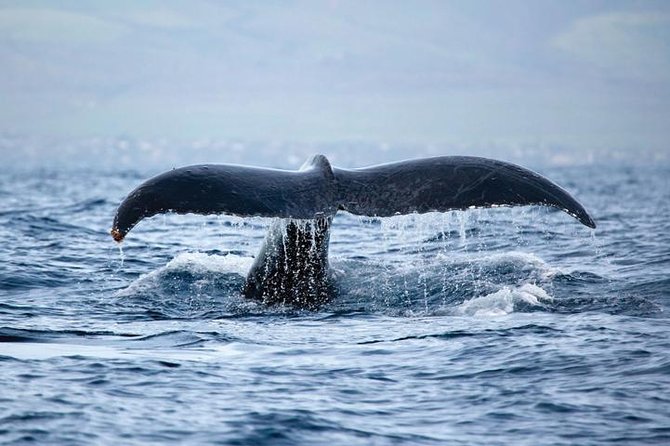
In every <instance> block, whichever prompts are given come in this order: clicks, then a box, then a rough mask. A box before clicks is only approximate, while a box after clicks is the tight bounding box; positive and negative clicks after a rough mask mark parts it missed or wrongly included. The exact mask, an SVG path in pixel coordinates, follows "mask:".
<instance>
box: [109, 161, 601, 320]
mask: <svg viewBox="0 0 670 446" xmlns="http://www.w3.org/2000/svg"><path fill="white" fill-rule="evenodd" d="M522 205H541V206H553V207H556V208H558V209H561V210H563V211H565V212H566V213H568V214H570V215H571V216H573V217H574V218H576V219H577V220H578V221H579V222H581V223H582V224H584V225H586V226H588V227H590V228H595V227H596V225H595V222H594V221H593V219H592V218H591V217H590V216H589V214H588V213H587V212H586V210H585V209H584V207H583V206H582V205H581V204H580V203H579V202H578V201H577V200H575V199H574V198H573V197H572V196H570V194H569V193H568V192H566V191H565V190H564V189H562V188H561V187H560V186H558V185H556V184H554V183H553V182H551V181H550V180H548V179H547V178H544V177H543V176H541V175H539V174H537V173H535V172H533V171H531V170H528V169H525V168H523V167H520V166H517V165H514V164H511V163H506V162H503V161H497V160H492V159H488V158H478V157H469V156H441V157H433V158H422V159H415V160H408V161H400V162H395V163H389V164H380V165H377V166H372V167H366V168H360V169H339V168H333V167H332V166H331V165H330V162H329V161H328V160H327V159H326V157H325V156H323V155H315V156H313V157H312V158H310V159H309V160H308V161H307V162H306V163H305V164H304V165H303V166H302V167H301V168H300V170H298V171H286V170H277V169H265V168H258V167H247V166H237V165H197V166H188V167H182V168H179V169H173V170H171V171H168V172H165V173H163V174H160V175H158V176H156V177H153V178H151V179H149V180H147V181H146V182H144V183H143V184H141V185H140V186H138V187H137V188H136V189H135V190H133V191H132V192H131V193H130V194H129V195H128V196H127V197H126V198H125V199H124V200H123V202H122V203H121V205H120V206H119V208H118V210H117V212H116V216H115V217H114V224H113V227H112V231H111V233H112V236H113V237H114V240H116V241H117V242H121V241H122V240H123V239H124V238H125V236H126V235H127V234H128V232H129V231H130V230H131V229H132V228H133V227H134V226H135V225H136V224H137V223H138V222H139V221H140V220H142V219H144V218H147V217H151V216H153V215H156V214H160V213H164V212H175V213H178V214H185V213H195V214H204V215H207V214H221V213H224V214H233V215H238V216H243V217H245V216H259V217H274V218H277V221H275V222H274V223H273V224H272V225H271V227H270V230H269V231H268V235H267V236H266V239H265V242H264V244H263V247H262V249H261V251H260V253H259V254H258V256H256V260H255V263H254V265H253V266H252V268H251V270H250V271H249V274H248V276H247V280H246V282H245V286H244V289H243V292H244V294H245V295H246V296H247V297H249V298H253V299H258V300H261V301H263V302H265V303H268V304H289V305H295V306H299V307H303V308H309V309H314V308H318V306H319V305H321V304H322V303H323V302H325V301H327V300H328V298H329V297H330V296H331V295H332V294H333V286H332V282H331V280H330V278H329V271H328V243H329V238H330V225H331V222H332V218H333V216H334V215H335V214H336V213H337V211H338V210H344V211H347V212H350V213H352V214H357V215H366V216H373V217H386V216H391V215H398V214H409V213H426V212H445V211H449V210H454V209H469V208H477V207H492V206H522Z"/></svg>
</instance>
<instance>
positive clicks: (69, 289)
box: [0, 166, 670, 445]
mask: <svg viewBox="0 0 670 446" xmlns="http://www.w3.org/2000/svg"><path fill="white" fill-rule="evenodd" d="M541 172H542V173H544V174H546V175H548V176H549V177H550V178H552V179H554V180H556V181H557V182H559V183H560V184H562V185H564V186H565V187H566V188H567V189H568V190H570V191H571V192H573V193H574V194H575V195H576V196H577V197H578V199H579V200H580V201H582V202H583V204H584V205H585V206H586V207H587V209H589V210H590V212H591V213H592V215H593V216H594V218H595V219H596V221H597V223H598V229H597V230H596V231H591V230H589V229H588V228H585V227H583V226H581V225H579V224H578V223H577V222H575V221H574V220H573V219H571V218H570V217H568V216H567V215H565V214H563V213H560V212H556V211H552V210H548V209H544V208H515V209H494V210H474V211H469V212H452V213H446V214H429V215H425V216H405V217H394V218H389V219H381V220H377V219H361V218H358V217H353V216H351V215H347V214H338V216H337V217H336V218H335V221H334V223H333V227H332V244H331V261H332V266H333V267H334V268H335V270H336V271H337V286H338V296H337V297H336V298H335V299H334V300H333V301H332V302H330V303H329V304H328V305H327V306H326V307H324V308H323V309H321V310H320V311H318V312H306V311H297V310H294V309H290V308H276V307H275V308H268V307H264V306H262V305H259V304H256V303H254V302H248V301H245V300H244V299H243V298H242V297H241V296H240V294H239V289H240V287H241V285H242V283H243V280H244V274H245V272H246V269H247V268H248V267H249V265H250V263H251V261H252V258H253V256H254V255H255V254H256V251H257V249H258V247H259V246H260V242H261V240H262V238H263V235H264V230H265V228H266V227H267V226H268V224H269V221H266V220H261V219H240V218H234V217H198V216H166V217H163V216H160V217H156V218H153V219H151V220H147V221H144V222H142V223H141V224H140V225H139V226H138V227H137V228H136V229H135V230H134V231H133V232H132V233H131V234H130V236H129V238H128V239H127V241H126V242H125V243H124V245H123V251H122V252H121V251H120V250H119V248H118V247H117V246H116V245H115V244H114V243H113V242H112V239H111V237H110V236H109V234H108V230H109V228H110V226H111V220H112V216H113V213H114V210H115V207H116V206H117V205H118V203H119V202H120V200H121V199H122V198H123V196H124V195H125V194H126V193H127V192H128V191H129V190H130V189H132V188H133V187H134V186H135V185H137V184H138V183H139V182H140V181H142V179H144V178H146V177H147V176H148V175H149V174H152V173H155V172H136V171H90V170H72V169H42V170H40V169H23V170H22V169H8V168H5V169H4V170H2V171H1V172H0V238H1V239H2V240H3V243H2V245H1V246H0V262H1V263H0V265H1V266H0V296H2V298H1V299H0V367H1V369H0V378H1V379H2V392H0V441H2V442H4V443H24V442H25V443H28V442H32V443H36V444H63V445H73V444H112V443H115V444H124V445H127V444H156V443H174V442H183V443H189V444H249V445H257V444H296V443H305V444H324V443H330V444H346V445H355V444H361V445H368V444H533V445H535V444H582V445H585V444H603V443H606V442H614V441H616V442H619V443H622V444H645V443H650V444H651V443H664V442H666V441H670V321H669V319H668V317H667V314H668V308H669V305H670V292H669V291H670V235H669V231H668V230H669V229H670V224H669V223H668V217H670V212H669V211H670V167H668V166H660V167H659V166H655V167H617V166H592V167H577V168H563V169H559V168H551V169H543V170H541Z"/></svg>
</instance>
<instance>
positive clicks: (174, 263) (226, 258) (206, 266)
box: [158, 252, 254, 275]
mask: <svg viewBox="0 0 670 446" xmlns="http://www.w3.org/2000/svg"><path fill="white" fill-rule="evenodd" d="M253 260H254V259H253V258H251V257H242V256H239V255H235V254H228V255H223V256H222V255H217V254H205V253H201V252H185V253H182V254H179V255H177V257H175V258H174V259H172V260H170V261H169V262H168V263H167V264H166V265H165V266H164V267H163V268H160V269H159V270H158V271H189V272H193V273H201V274H203V273H238V274H242V275H244V274H246V273H247V271H248V270H249V268H251V264H252V262H253Z"/></svg>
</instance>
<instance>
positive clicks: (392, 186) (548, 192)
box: [335, 156, 596, 228]
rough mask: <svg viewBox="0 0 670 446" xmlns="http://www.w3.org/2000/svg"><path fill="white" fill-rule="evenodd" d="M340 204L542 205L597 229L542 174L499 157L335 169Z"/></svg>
mask: <svg viewBox="0 0 670 446" xmlns="http://www.w3.org/2000/svg"><path fill="white" fill-rule="evenodd" d="M335 176H336V178H337V180H338V197H339V200H340V201H339V203H340V209H343V210H346V211H348V212H351V213H352V214H358V215H368V216H378V217H387V216H391V215H396V214H409V213H413V212H417V213H425V212H431V211H437V212H444V211H449V210H457V209H461V210H462V209H469V208H473V207H474V208H483V207H492V206H522V205H543V206H553V207H556V208H559V209H561V210H563V211H565V212H567V213H568V214H570V215H572V216H573V217H575V218H576V219H577V220H579V221H580V222H581V223H582V224H584V225H586V226H588V227H590V228H595V227H596V224H595V222H594V221H593V219H592V218H591V217H590V216H589V214H588V213H587V212H586V209H584V207H583V206H582V205H581V204H579V202H578V201H577V200H575V199H574V198H572V196H570V194H568V193H567V192H566V191H565V190H564V189H562V188H561V187H560V186H558V185H556V184H555V183H553V182H551V181H549V180H548V179H547V178H544V177H543V176H541V175H539V174H537V173H535V172H533V171H531V170H528V169H525V168H523V167H520V166H517V165H515V164H511V163H506V162H502V161H497V160H492V159H487V158H478V157H470V156H441V157H435V158H423V159H415V160H409V161H401V162H396V163H390V164H382V165H378V166H372V167H367V168H362V169H351V170H341V169H336V170H335Z"/></svg>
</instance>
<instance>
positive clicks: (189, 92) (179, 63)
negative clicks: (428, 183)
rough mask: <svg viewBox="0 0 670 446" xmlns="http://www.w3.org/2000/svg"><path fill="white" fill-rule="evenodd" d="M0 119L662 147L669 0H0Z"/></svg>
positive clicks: (170, 131)
mask: <svg viewBox="0 0 670 446" xmlns="http://www.w3.org/2000/svg"><path fill="white" fill-rule="evenodd" d="M0 66H1V68H2V69H1V70H0V133H10V134H27V135H58V136H66V137H87V136H117V135H130V136H134V137H140V138H142V137H148V138H156V137H166V138H185V139H188V138H199V137H212V138H234V139H241V140H256V141H271V140H289V141H334V140H370V141H387V142H390V143H395V142H419V143H432V142H435V143H454V144H476V143H486V142H488V141H491V142H497V143H502V144H505V143H511V144H514V143H528V142H530V143H533V142H537V143H551V144H562V145H566V146H572V147H598V148H602V147H614V148H618V149H621V148H623V149H648V148H653V149H655V150H666V149H667V147H666V146H667V143H668V140H669V139H670V2H668V1H663V0H661V1H616V0H607V1H562V0H561V1H531V0H527V1H513V0H505V1H471V0H470V1H415V0H413V1H398V2H394V1H337V0H332V1H318V0H312V1H258V2H252V1H205V0H189V1H136V0H133V1H125V0H117V1H113V2H97V1H95V2H94V1H89V2H82V1H58V2H53V1H29V0H22V1H1V0H0Z"/></svg>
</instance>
